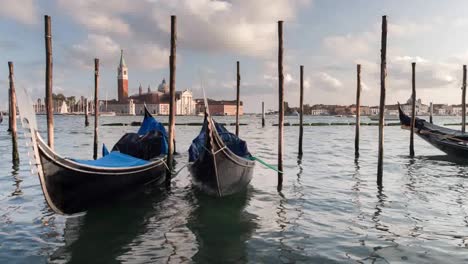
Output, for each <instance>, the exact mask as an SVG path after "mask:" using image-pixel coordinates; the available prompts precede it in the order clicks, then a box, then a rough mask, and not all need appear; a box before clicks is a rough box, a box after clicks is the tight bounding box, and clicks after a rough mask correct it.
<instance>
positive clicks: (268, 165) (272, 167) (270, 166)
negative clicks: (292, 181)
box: [250, 156, 283, 173]
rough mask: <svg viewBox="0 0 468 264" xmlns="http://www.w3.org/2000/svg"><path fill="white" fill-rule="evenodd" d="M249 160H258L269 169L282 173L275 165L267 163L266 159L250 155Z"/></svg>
mask: <svg viewBox="0 0 468 264" xmlns="http://www.w3.org/2000/svg"><path fill="white" fill-rule="evenodd" d="M250 160H253V161H258V162H260V163H261V164H262V165H264V166H265V167H267V168H269V169H270V170H274V171H276V172H279V173H283V172H282V171H280V170H278V168H276V167H275V166H273V165H271V164H268V163H267V162H266V161H264V160H262V159H260V158H259V157H255V156H250Z"/></svg>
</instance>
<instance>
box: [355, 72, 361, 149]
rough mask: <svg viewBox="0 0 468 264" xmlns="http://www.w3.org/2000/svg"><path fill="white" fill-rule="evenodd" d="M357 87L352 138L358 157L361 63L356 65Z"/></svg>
mask: <svg viewBox="0 0 468 264" xmlns="http://www.w3.org/2000/svg"><path fill="white" fill-rule="evenodd" d="M356 70H357V73H356V75H357V88H356V135H355V138H354V156H355V157H356V158H357V157H359V128H360V126H361V64H358V65H357V67H356Z"/></svg>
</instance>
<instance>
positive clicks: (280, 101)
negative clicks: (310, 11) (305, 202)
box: [277, 21, 284, 192]
mask: <svg viewBox="0 0 468 264" xmlns="http://www.w3.org/2000/svg"><path fill="white" fill-rule="evenodd" d="M278 88H279V89H278V170H279V171H278V186H277V189H278V191H279V192H280V191H281V190H282V189H283V172H282V171H283V126H284V75H283V21H278Z"/></svg>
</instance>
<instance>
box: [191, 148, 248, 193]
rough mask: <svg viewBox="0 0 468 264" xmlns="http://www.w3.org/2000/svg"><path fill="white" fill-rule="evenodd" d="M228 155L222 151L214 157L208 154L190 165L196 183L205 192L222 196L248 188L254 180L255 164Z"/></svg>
mask: <svg viewBox="0 0 468 264" xmlns="http://www.w3.org/2000/svg"><path fill="white" fill-rule="evenodd" d="M228 155H229V154H226V153H224V151H220V152H218V153H217V154H216V155H215V156H214V159H213V156H212V155H210V154H207V155H205V157H204V158H200V159H198V160H197V161H195V162H194V163H193V164H192V165H191V166H190V168H189V169H190V173H191V174H192V177H193V179H194V183H195V185H196V186H197V187H198V188H200V189H201V190H202V191H203V192H205V193H207V194H209V195H214V196H220V197H221V196H227V195H231V194H234V193H238V192H241V191H243V190H245V189H246V188H247V186H248V185H249V183H250V181H251V180H252V176H253V168H254V164H253V163H252V162H251V161H249V160H238V159H241V158H239V157H235V158H237V159H235V158H232V157H230V156H228ZM215 160H216V162H215Z"/></svg>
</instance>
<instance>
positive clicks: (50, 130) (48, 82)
mask: <svg viewBox="0 0 468 264" xmlns="http://www.w3.org/2000/svg"><path fill="white" fill-rule="evenodd" d="M44 22H45V48H46V72H45V89H46V91H45V94H46V99H45V105H46V113H47V143H48V145H49V147H50V148H52V149H53V148H54V107H53V102H52V66H53V65H52V29H51V22H50V16H48V15H45V16H44Z"/></svg>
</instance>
